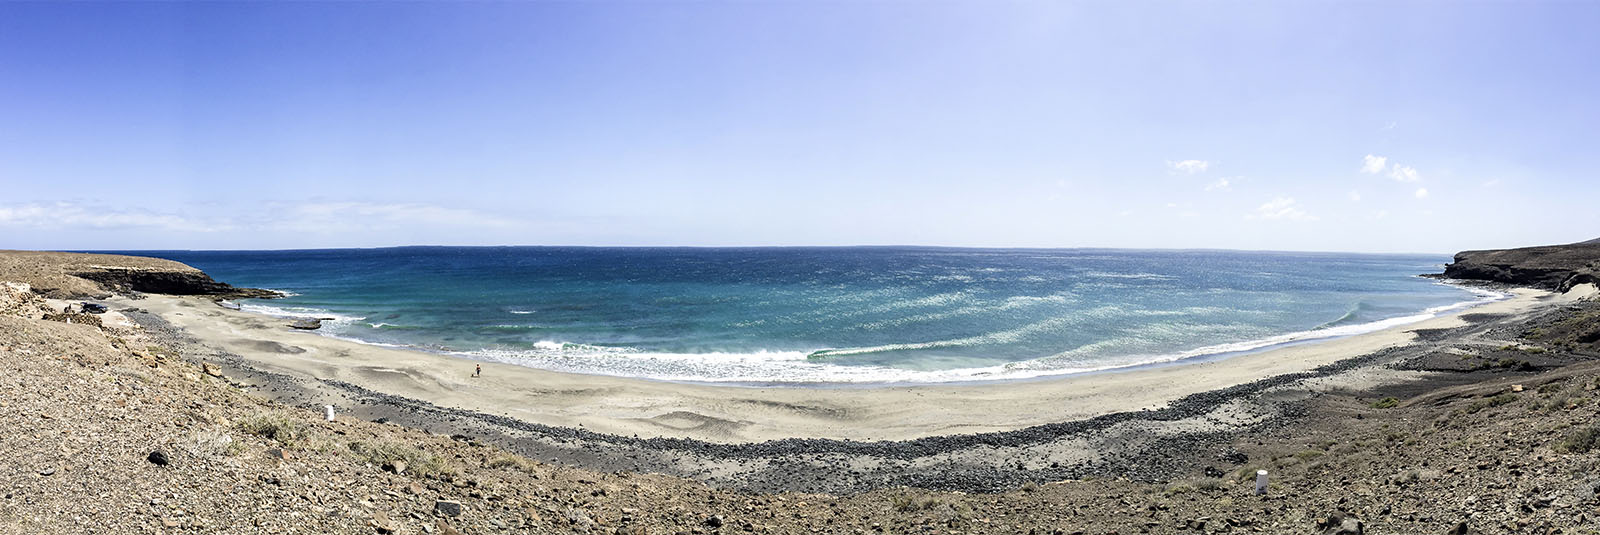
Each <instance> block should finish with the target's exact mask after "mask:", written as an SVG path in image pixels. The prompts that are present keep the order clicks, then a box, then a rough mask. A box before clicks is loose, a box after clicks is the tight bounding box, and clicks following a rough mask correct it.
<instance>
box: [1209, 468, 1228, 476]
mask: <svg viewBox="0 0 1600 535" xmlns="http://www.w3.org/2000/svg"><path fill="white" fill-rule="evenodd" d="M1205 474H1206V477H1222V476H1225V475H1228V473H1227V472H1223V471H1222V470H1220V469H1218V468H1217V467H1215V466H1207V467H1206V469H1205Z"/></svg>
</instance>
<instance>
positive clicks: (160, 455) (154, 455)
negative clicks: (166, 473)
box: [144, 450, 172, 466]
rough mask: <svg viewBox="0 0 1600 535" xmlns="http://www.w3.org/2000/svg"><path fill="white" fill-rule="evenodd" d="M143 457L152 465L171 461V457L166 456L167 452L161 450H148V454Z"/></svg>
mask: <svg viewBox="0 0 1600 535" xmlns="http://www.w3.org/2000/svg"><path fill="white" fill-rule="evenodd" d="M144 459H145V460H146V461H150V464H153V465H156V466H166V465H167V463H170V462H172V460H171V459H169V458H167V452H164V451H161V450H155V451H152V452H150V454H149V455H146V456H145V457H144Z"/></svg>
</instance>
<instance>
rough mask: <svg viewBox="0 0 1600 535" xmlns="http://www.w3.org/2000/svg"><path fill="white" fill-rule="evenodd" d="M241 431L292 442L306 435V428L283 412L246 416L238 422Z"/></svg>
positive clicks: (285, 442) (282, 441)
mask: <svg viewBox="0 0 1600 535" xmlns="http://www.w3.org/2000/svg"><path fill="white" fill-rule="evenodd" d="M237 425H238V427H239V430H240V431H244V432H246V433H250V434H252V435H256V436H260V437H266V438H268V439H272V440H276V441H278V442H280V443H283V444H290V443H293V442H294V441H296V440H300V439H303V438H305V437H306V428H305V426H303V425H300V422H296V421H294V419H292V418H290V417H289V416H288V415H286V414H283V413H281V412H266V413H261V414H256V415H253V416H248V417H245V418H243V419H241V420H239V423H238V424H237Z"/></svg>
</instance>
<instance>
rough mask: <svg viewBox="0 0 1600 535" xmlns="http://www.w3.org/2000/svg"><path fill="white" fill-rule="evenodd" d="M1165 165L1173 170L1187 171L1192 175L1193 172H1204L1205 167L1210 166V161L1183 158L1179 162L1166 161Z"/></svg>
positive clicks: (1208, 167)
mask: <svg viewBox="0 0 1600 535" xmlns="http://www.w3.org/2000/svg"><path fill="white" fill-rule="evenodd" d="M1167 167H1171V168H1172V170H1173V171H1178V172H1181V173H1189V174H1191V175H1192V174H1195V173H1204V172H1206V169H1210V168H1211V162H1208V161H1205V160H1183V161H1179V162H1167Z"/></svg>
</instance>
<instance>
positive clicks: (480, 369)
mask: <svg viewBox="0 0 1600 535" xmlns="http://www.w3.org/2000/svg"><path fill="white" fill-rule="evenodd" d="M479 375H483V365H482V364H479V365H478V367H477V368H476V369H474V370H472V376H473V377H477V376H479Z"/></svg>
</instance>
